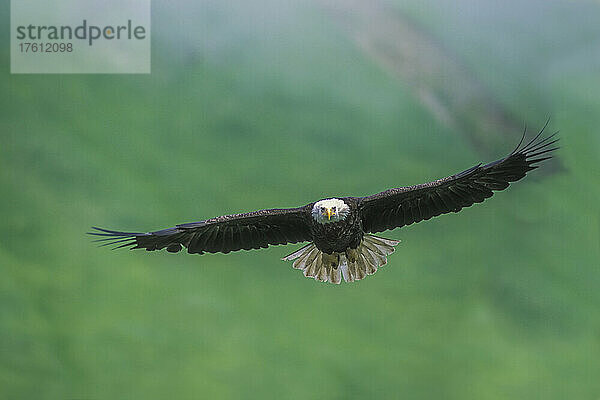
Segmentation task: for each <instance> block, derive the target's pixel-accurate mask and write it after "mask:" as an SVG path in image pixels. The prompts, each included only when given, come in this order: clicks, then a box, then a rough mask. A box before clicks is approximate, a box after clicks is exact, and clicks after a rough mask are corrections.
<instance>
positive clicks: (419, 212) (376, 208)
mask: <svg viewBox="0 0 600 400" xmlns="http://www.w3.org/2000/svg"><path fill="white" fill-rule="evenodd" d="M547 124H548V123H546V125H547ZM546 125H545V126H544V128H542V130H541V131H540V132H539V133H538V134H537V135H536V136H535V137H534V138H533V139H532V140H531V141H530V142H529V143H527V144H526V145H524V146H521V145H522V144H523V139H524V137H525V133H523V137H522V138H521V141H520V142H519V144H518V145H517V147H516V148H515V149H514V150H513V151H512V153H510V154H509V155H508V156H506V157H505V158H502V159H500V160H497V161H494V162H492V163H489V164H486V165H482V164H478V165H476V166H474V167H472V168H469V169H467V170H465V171H463V172H461V173H459V174H456V175H452V176H449V177H446V178H443V179H438V180H437V181H433V182H429V183H424V184H421V185H415V186H407V187H401V188H395V189H389V190H386V191H384V192H381V193H377V194H374V195H372V196H367V197H361V198H359V209H360V211H361V216H362V223H363V230H364V231H365V232H373V233H375V232H381V231H384V230H386V229H394V228H398V227H401V226H404V225H410V224H412V223H415V222H420V221H423V220H428V219H430V218H431V217H436V216H438V215H440V214H445V213H449V212H459V211H460V210H461V209H462V208H463V207H469V206H471V205H473V203H481V202H482V201H483V200H485V199H487V198H488V197H491V196H492V195H493V194H494V191H499V190H504V189H506V188H507V187H508V185H509V183H510V182H515V181H518V180H519V179H521V178H523V177H524V176H525V174H526V173H527V172H528V171H531V170H533V169H535V168H537V167H538V166H539V165H538V163H540V162H542V161H544V160H547V159H549V158H551V157H552V156H551V155H550V154H549V153H550V152H552V151H554V150H556V149H558V147H553V146H552V145H553V144H554V143H556V142H557V141H558V139H553V138H554V136H555V135H556V133H558V132H555V133H554V134H552V135H550V136H548V137H546V138H542V139H540V136H541V135H542V132H543V131H544V129H545V128H546Z"/></svg>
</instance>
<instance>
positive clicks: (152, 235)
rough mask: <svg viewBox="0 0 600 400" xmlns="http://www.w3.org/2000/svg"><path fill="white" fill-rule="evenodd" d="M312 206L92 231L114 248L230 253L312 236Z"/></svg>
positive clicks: (292, 241) (94, 229)
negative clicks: (145, 228) (151, 226)
mask: <svg viewBox="0 0 600 400" xmlns="http://www.w3.org/2000/svg"><path fill="white" fill-rule="evenodd" d="M310 206H311V205H310V204H309V205H307V206H304V207H298V208H287V209H268V210H260V211H255V212H251V213H244V214H233V215H224V216H221V217H216V218H211V219H207V220H204V221H199V222H192V223H187V224H180V225H176V226H175V227H173V228H168V229H163V230H159V231H154V232H121V231H113V230H109V229H103V228H97V227H93V228H92V229H93V231H92V232H89V234H90V235H94V236H98V237H99V238H98V239H97V240H96V241H98V242H101V243H102V245H104V246H110V245H115V246H117V247H115V248H123V247H129V248H131V249H146V250H148V251H154V250H162V249H165V248H166V249H167V250H168V251H170V252H177V251H179V250H181V248H182V247H186V248H187V250H188V253H198V254H203V253H204V252H208V253H217V252H221V253H229V252H231V251H238V250H242V249H244V250H251V249H259V248H266V247H268V246H269V245H277V244H286V243H298V242H304V241H309V240H311V234H310V226H309V219H308V218H309V217H310Z"/></svg>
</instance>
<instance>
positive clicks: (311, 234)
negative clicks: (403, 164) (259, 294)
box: [90, 122, 558, 284]
mask: <svg viewBox="0 0 600 400" xmlns="http://www.w3.org/2000/svg"><path fill="white" fill-rule="evenodd" d="M547 124H548V122H546V125H544V128H542V130H541V131H540V132H539V133H538V134H537V135H536V136H535V137H534V138H533V139H532V140H531V141H529V142H528V143H527V144H523V140H524V138H525V132H524V133H523V137H522V138H521V141H520V142H519V144H518V145H517V147H516V148H515V149H514V150H513V151H512V152H511V153H510V154H509V155H508V156H506V157H504V158H502V159H500V160H497V161H494V162H491V163H489V164H485V165H482V164H481V163H480V164H477V165H475V166H474V167H472V168H469V169H467V170H465V171H462V172H460V173H458V174H455V175H452V176H448V177H446V178H442V179H438V180H436V181H433V182H429V183H423V184H420V185H414V186H406V187H400V188H394V189H389V190H386V191H384V192H380V193H377V194H374V195H371V196H366V197H342V198H328V199H323V200H319V201H316V202H314V203H310V204H307V205H305V206H303V207H298V208H284V209H268V210H260V211H254V212H250V213H243V214H232V215H224V216H221V217H215V218H211V219H207V220H204V221H199V222H192V223H187V224H181V225H176V226H175V227H173V228H168V229H163V230H159V231H154V232H145V233H142V232H120V231H113V230H107V229H102V228H97V227H93V229H94V232H90V234H92V235H96V236H100V238H99V239H97V241H100V242H104V243H103V245H115V248H122V247H129V248H131V249H146V250H148V251H154V250H162V249H166V250H167V251H168V252H171V253H177V252H178V251H180V250H181V249H182V248H183V247H185V248H187V252H188V253H190V254H194V253H196V254H203V253H205V252H208V253H219V252H220V253H229V252H230V251H238V250H251V249H260V248H267V247H269V245H279V244H288V243H299V242H309V243H308V244H307V245H305V246H304V247H302V248H301V249H299V250H296V251H294V252H293V253H291V254H289V255H288V256H286V257H284V258H283V260H284V261H293V264H292V266H293V267H294V268H296V269H300V270H302V271H303V273H304V276H306V277H311V278H314V279H315V280H318V281H321V282H331V283H336V284H339V283H340V282H341V280H342V277H343V279H344V280H345V281H346V282H354V281H357V280H361V279H363V278H364V277H365V276H367V275H372V274H374V273H375V272H376V271H377V269H378V268H379V267H381V266H383V265H385V264H386V263H387V256H388V255H390V254H391V253H393V252H394V246H396V245H397V244H398V243H399V241H398V240H392V239H385V238H382V237H380V236H376V235H374V234H375V233H378V232H383V231H385V230H388V229H394V228H400V227H402V226H405V225H410V224H413V223H416V222H420V221H423V220H428V219H430V218H431V217H436V216H438V215H440V214H446V213H450V212H459V211H460V210H461V209H463V208H464V207H470V206H471V205H473V204H474V203H481V202H483V201H484V200H485V199H487V198H488V197H492V195H493V194H494V191H499V190H504V189H506V188H507V187H508V186H509V183H510V182H515V181H518V180H520V179H521V178H523V177H524V176H525V174H526V173H527V172H529V171H531V170H533V169H535V168H537V167H538V166H539V165H538V164H539V163H541V162H542V161H544V160H547V159H549V158H551V154H550V153H551V152H552V151H554V150H556V149H558V147H553V145H554V144H555V143H556V142H557V141H558V139H554V136H555V135H556V133H557V132H556V133H554V134H552V135H550V136H547V137H545V138H542V133H543V132H544V129H545V128H546V126H547Z"/></svg>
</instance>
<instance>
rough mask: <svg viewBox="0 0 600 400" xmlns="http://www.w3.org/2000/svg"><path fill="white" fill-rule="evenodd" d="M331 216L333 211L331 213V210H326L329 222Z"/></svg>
mask: <svg viewBox="0 0 600 400" xmlns="http://www.w3.org/2000/svg"><path fill="white" fill-rule="evenodd" d="M332 215H333V211H331V208H328V209H327V220H329V221H330V220H331V216H332Z"/></svg>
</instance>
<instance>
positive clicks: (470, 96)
mask: <svg viewBox="0 0 600 400" xmlns="http://www.w3.org/2000/svg"><path fill="white" fill-rule="evenodd" d="M321 3H322V4H323V5H324V7H325V8H326V10H327V12H328V13H329V14H330V15H331V16H332V18H333V19H335V20H336V21H337V22H338V23H339V24H340V26H341V27H342V29H343V30H345V31H346V32H347V34H348V35H350V36H351V37H352V38H353V39H354V41H355V42H356V43H357V45H358V46H359V47H360V48H361V49H362V50H363V51H364V52H365V53H366V54H367V55H368V56H370V57H372V58H373V59H374V60H375V61H376V62H377V63H378V64H380V65H381V66H382V67H383V68H384V69H386V70H387V71H388V72H389V73H390V74H391V75H393V76H396V77H398V78H400V79H401V80H402V81H403V82H404V83H406V84H408V85H409V86H410V87H411V88H412V91H413V94H414V95H415V96H416V97H417V98H418V99H419V100H420V102H421V104H422V105H423V106H424V107H425V108H426V109H427V110H429V111H430V113H431V114H432V115H433V117H434V118H436V119H437V120H439V121H440V122H442V123H443V124H445V125H447V126H450V127H451V128H453V129H454V130H456V131H458V132H462V133H463V134H464V135H466V136H467V138H468V139H469V141H470V142H471V144H472V145H473V147H474V148H475V149H476V150H477V151H478V152H479V153H480V154H481V155H482V157H496V156H497V155H498V147H499V146H501V145H502V144H503V143H507V142H508V143H512V142H513V141H515V140H518V136H519V132H521V131H522V130H523V126H524V122H523V121H521V120H520V119H519V118H517V117H515V116H514V115H512V113H511V112H510V111H509V110H508V109H507V108H506V107H504V106H503V105H502V104H500V103H499V102H498V101H497V100H496V98H495V96H494V95H493V94H492V93H491V92H490V91H489V90H488V89H487V88H486V87H485V85H484V84H483V83H482V82H480V81H479V80H478V79H477V78H476V77H475V75H474V73H473V72H472V71H469V69H468V68H467V67H466V66H465V65H464V63H462V62H461V60H460V59H459V58H458V56H457V55H456V54H454V53H453V52H452V51H450V50H449V49H448V48H446V47H445V46H444V45H443V44H442V43H441V42H440V41H439V40H437V38H434V37H432V36H431V34H429V33H428V32H426V31H425V30H424V29H422V28H421V27H420V26H418V25H417V24H416V23H415V22H414V21H411V20H410V19H409V18H407V16H405V15H403V14H401V13H400V12H398V11H397V10H396V9H394V8H391V7H389V6H387V5H385V4H383V3H382V2H378V1H373V2H368V3H366V2H361V1H340V0H322V1H321ZM540 125H541V124H540ZM534 130H535V129H534ZM549 164H551V165H550V166H549V167H547V168H544V170H543V171H541V172H540V173H541V174H546V175H547V174H551V173H553V172H556V171H558V170H560V169H561V167H560V164H559V162H558V161H556V157H555V159H554V160H551V162H550V163H549Z"/></svg>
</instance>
